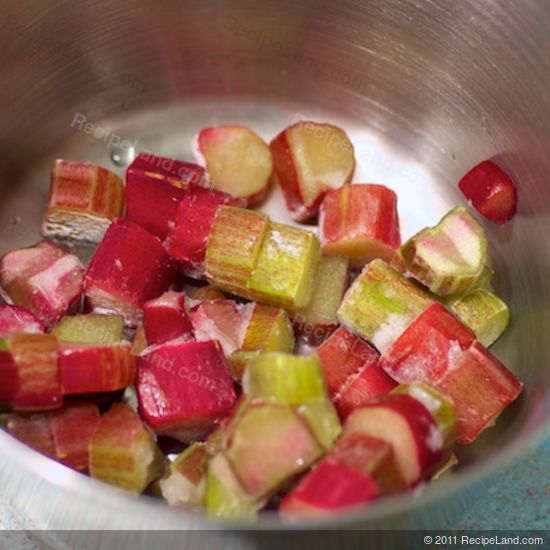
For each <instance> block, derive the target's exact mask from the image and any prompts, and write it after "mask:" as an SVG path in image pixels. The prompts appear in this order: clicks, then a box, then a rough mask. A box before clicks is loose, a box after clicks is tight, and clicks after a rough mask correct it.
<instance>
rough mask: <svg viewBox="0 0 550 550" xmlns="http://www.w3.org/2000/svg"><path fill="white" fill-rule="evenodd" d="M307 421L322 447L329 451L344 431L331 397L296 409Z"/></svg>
mask: <svg viewBox="0 0 550 550" xmlns="http://www.w3.org/2000/svg"><path fill="white" fill-rule="evenodd" d="M296 411H297V413H298V414H299V415H300V416H301V417H302V418H303V419H304V420H305V421H306V422H307V424H308V426H309V429H310V430H311V432H312V433H313V435H314V436H315V438H316V439H317V442H318V443H319V445H321V447H322V448H323V449H324V450H325V451H328V450H330V449H332V447H333V445H334V442H335V441H336V440H337V439H338V437H339V436H340V434H341V433H342V424H341V423H340V418H339V417H338V413H337V412H336V409H335V408H334V405H333V404H332V401H331V400H330V399H327V400H326V401H325V402H324V403H307V404H306V405H300V406H299V407H298V408H297V409H296Z"/></svg>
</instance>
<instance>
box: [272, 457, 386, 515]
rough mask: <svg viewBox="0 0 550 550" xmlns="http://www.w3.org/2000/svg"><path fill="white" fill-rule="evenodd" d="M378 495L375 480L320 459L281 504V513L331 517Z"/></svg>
mask: <svg viewBox="0 0 550 550" xmlns="http://www.w3.org/2000/svg"><path fill="white" fill-rule="evenodd" d="M377 495H378V488H377V486H376V483H375V482H374V481H373V480H372V479H371V478H369V477H367V476H366V475H364V474H362V473H361V472H359V471H357V470H354V469H352V468H347V467H346V466H343V465H342V464H334V463H331V462H325V461H323V462H321V464H319V465H318V466H317V467H316V468H314V469H313V470H312V471H311V472H310V473H309V474H308V475H306V477H304V479H302V481H301V482H300V483H299V484H298V486H297V487H296V488H295V489H294V490H293V491H292V492H291V493H290V494H288V495H287V496H286V497H285V498H284V499H283V501H282V502H281V505H280V508H279V509H280V512H281V514H282V515H283V516H291V517H318V516H331V515H335V514H338V513H342V512H347V511H349V509H350V508H354V507H357V506H361V505H365V504H367V503H368V502H370V501H371V500H374V499H375V498H376V497H377Z"/></svg>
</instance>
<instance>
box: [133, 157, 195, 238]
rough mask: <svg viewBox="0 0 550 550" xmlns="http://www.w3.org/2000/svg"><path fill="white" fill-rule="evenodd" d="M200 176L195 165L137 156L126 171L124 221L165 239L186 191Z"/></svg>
mask: <svg viewBox="0 0 550 550" xmlns="http://www.w3.org/2000/svg"><path fill="white" fill-rule="evenodd" d="M203 175H204V169H203V168H202V167H201V166H198V165H197V164H191V163H188V162H181V161H178V160H173V159H168V158H163V157H157V156H155V155H149V154H147V153H140V154H139V155H138V156H137V157H136V159H135V160H134V162H132V164H130V166H129V167H128V170H127V171H126V218H127V219H129V220H131V221H133V222H136V223H138V224H139V225H141V226H142V227H144V228H145V229H147V231H149V232H150V233H152V234H153V235H156V236H157V237H160V238H161V239H164V238H165V237H166V235H167V234H168V231H169V229H170V227H171V226H172V225H173V224H174V219H175V217H176V212H177V210H178V205H179V203H180V201H181V200H182V199H183V197H185V195H186V190H187V189H191V188H193V187H196V186H197V185H200V183H201V181H202V178H203Z"/></svg>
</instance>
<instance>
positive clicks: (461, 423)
mask: <svg viewBox="0 0 550 550" xmlns="http://www.w3.org/2000/svg"><path fill="white" fill-rule="evenodd" d="M432 385H433V386H434V387H435V388H437V389H438V390H439V391H441V392H443V393H445V394H447V395H448V396H449V397H450V398H451V399H452V400H453V402H454V405H455V410H456V420H457V425H456V428H457V437H456V439H457V442H458V443H471V442H472V441H474V440H475V439H476V438H477V437H478V436H479V434H480V433H481V432H482V431H483V430H485V429H486V428H488V427H489V426H491V425H493V424H494V422H495V420H496V418H497V416H498V415H499V414H500V413H501V412H502V411H503V410H504V408H505V407H507V406H508V405H509V404H510V403H512V401H514V400H515V399H516V398H517V396H518V395H519V394H520V393H521V390H522V387H523V384H522V382H521V381H520V380H518V378H516V376H514V374H513V373H512V372H510V371H509V370H508V369H507V368H506V367H505V366H504V365H503V364H502V363H501V362H500V361H499V360H498V359H497V358H496V357H495V356H494V355H493V354H492V353H490V352H489V351H488V350H486V349H485V348H484V347H483V346H482V345H481V344H480V343H479V342H474V343H473V344H472V345H471V346H470V348H469V349H468V350H467V351H466V352H465V353H464V354H462V356H461V357H460V358H459V359H458V360H457V362H456V363H455V364H454V366H453V368H451V369H449V370H448V371H447V372H446V373H445V374H444V375H443V376H442V378H441V379H440V380H439V381H438V382H437V383H436V384H432Z"/></svg>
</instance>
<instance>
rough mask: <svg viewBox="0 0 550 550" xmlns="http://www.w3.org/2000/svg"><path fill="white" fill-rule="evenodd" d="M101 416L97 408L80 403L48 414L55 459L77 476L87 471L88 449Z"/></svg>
mask: <svg viewBox="0 0 550 550" xmlns="http://www.w3.org/2000/svg"><path fill="white" fill-rule="evenodd" d="M100 420H101V416H100V414H99V409H98V408H97V405H93V404H87V403H79V404H74V405H69V406H67V407H65V408H63V409H61V410H59V411H55V412H53V413H50V414H49V421H50V426H51V431H52V437H53V442H54V446H55V458H56V459H57V460H58V461H59V462H61V463H62V464H65V466H69V468H73V469H74V470H77V471H79V472H87V471H88V463H89V447H90V443H91V441H92V438H93V437H94V435H95V432H96V430H97V428H98V426H99V422H100Z"/></svg>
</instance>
